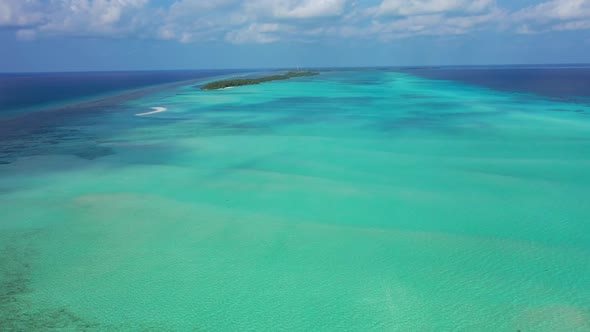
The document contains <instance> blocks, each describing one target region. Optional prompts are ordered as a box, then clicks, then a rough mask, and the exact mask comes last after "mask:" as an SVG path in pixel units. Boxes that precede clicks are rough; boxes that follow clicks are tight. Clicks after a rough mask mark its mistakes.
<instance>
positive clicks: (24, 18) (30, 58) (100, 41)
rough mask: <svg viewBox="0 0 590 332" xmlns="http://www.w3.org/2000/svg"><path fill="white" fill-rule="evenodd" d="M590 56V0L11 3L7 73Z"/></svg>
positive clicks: (2, 33)
mask: <svg viewBox="0 0 590 332" xmlns="http://www.w3.org/2000/svg"><path fill="white" fill-rule="evenodd" d="M588 62H590V0H549V1H532V0H496V1H494V0H471V1H469V0H366V1H360V0H216V1H212V0H160V1H158V0H0V71H3V72H8V71H76V70H141V69H192V68H194V69H199V68H261V67H263V68H268V67H311V66H382V65H383V66H385V65H458V64H465V65H473V64H521V63H588Z"/></svg>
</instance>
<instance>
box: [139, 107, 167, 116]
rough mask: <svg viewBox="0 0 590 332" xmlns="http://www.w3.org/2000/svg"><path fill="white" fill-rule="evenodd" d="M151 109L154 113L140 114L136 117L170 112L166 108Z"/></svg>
mask: <svg viewBox="0 0 590 332" xmlns="http://www.w3.org/2000/svg"><path fill="white" fill-rule="evenodd" d="M151 109H153V111H151V112H146V113H138V114H135V115H136V116H145V115H150V114H156V113H162V112H166V111H167V110H168V109H167V108H166V107H151Z"/></svg>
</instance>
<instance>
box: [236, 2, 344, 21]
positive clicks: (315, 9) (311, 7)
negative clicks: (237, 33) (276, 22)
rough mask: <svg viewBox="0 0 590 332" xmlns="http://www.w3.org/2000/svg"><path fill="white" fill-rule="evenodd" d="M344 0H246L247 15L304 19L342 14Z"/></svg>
mask: <svg viewBox="0 0 590 332" xmlns="http://www.w3.org/2000/svg"><path fill="white" fill-rule="evenodd" d="M345 5H346V0H248V1H246V2H245V4H244V8H245V10H246V12H247V13H249V14H251V15H254V16H266V17H273V18H279V19H289V18H292V19H305V18H316V17H330V16H338V15H340V14H342V12H343V10H344V8H345Z"/></svg>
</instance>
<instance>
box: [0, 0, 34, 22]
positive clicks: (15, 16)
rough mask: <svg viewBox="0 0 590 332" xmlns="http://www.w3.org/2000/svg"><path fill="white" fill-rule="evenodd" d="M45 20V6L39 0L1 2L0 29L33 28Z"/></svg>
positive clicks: (2, 0)
mask: <svg viewBox="0 0 590 332" xmlns="http://www.w3.org/2000/svg"><path fill="white" fill-rule="evenodd" d="M43 18H44V15H43V6H42V5H41V3H40V2H39V1H37V0H0V27H1V26H8V27H26V26H31V25H35V24H39V23H41V22H42V21H43Z"/></svg>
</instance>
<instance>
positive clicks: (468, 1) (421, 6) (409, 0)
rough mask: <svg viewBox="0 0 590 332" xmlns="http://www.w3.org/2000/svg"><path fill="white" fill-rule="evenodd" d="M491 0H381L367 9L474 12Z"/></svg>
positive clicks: (390, 12)
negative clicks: (378, 3) (381, 0)
mask: <svg viewBox="0 0 590 332" xmlns="http://www.w3.org/2000/svg"><path fill="white" fill-rule="evenodd" d="M491 5H492V0H383V2H382V3H381V4H380V5H379V6H377V7H374V8H371V9H369V11H370V12H373V13H374V14H376V15H391V16H412V15H424V14H435V13H447V12H459V13H474V12H481V11H484V10H486V9H487V8H489V7H490V6H491Z"/></svg>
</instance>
